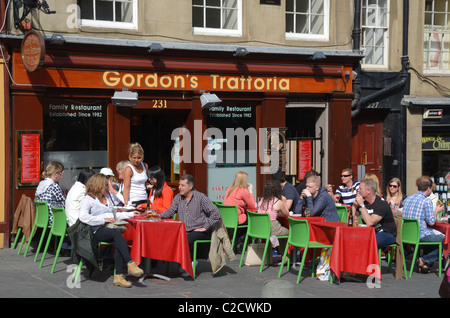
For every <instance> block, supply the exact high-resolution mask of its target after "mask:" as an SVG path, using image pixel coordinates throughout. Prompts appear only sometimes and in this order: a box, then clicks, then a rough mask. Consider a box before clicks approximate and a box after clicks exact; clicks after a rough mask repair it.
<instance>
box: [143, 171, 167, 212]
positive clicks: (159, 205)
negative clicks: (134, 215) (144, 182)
mask: <svg viewBox="0 0 450 318" xmlns="http://www.w3.org/2000/svg"><path fill="white" fill-rule="evenodd" d="M148 181H149V182H150V184H151V185H152V187H151V188H150V194H149V196H148V202H149V204H150V208H151V209H154V210H157V212H158V213H161V212H164V211H165V210H167V209H168V208H169V207H170V206H171V205H172V200H173V190H172V188H171V187H169V186H168V185H167V182H166V176H165V175H164V171H162V169H161V168H160V167H159V166H154V167H151V168H150V169H148Z"/></svg>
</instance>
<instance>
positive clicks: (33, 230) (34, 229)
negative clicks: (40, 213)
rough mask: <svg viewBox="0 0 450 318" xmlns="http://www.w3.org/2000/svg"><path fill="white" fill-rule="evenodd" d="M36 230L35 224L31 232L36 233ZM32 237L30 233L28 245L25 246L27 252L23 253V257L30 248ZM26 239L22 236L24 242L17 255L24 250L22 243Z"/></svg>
mask: <svg viewBox="0 0 450 318" xmlns="http://www.w3.org/2000/svg"><path fill="white" fill-rule="evenodd" d="M35 232H36V226H35V225H33V228H32V229H31V233H33V234H34V233H35ZM31 237H32V236H31V235H30V239H29V240H28V243H27V247H26V248H25V254H23V257H26V256H27V253H28V249H29V248H30V244H31ZM24 240H25V237H23V238H22V243H21V244H20V249H19V251H18V252H17V255H19V254H20V252H21V250H22V245H23V242H24Z"/></svg>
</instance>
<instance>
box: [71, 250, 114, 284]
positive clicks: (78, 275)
mask: <svg viewBox="0 0 450 318" xmlns="http://www.w3.org/2000/svg"><path fill="white" fill-rule="evenodd" d="M98 244H99V246H108V245H113V243H111V242H99V243H98ZM83 264H84V262H83V258H82V257H80V261H79V262H78V266H77V268H76V269H75V275H74V279H73V283H74V284H76V283H77V282H78V279H79V278H80V274H81V268H82V267H83ZM115 274H116V267H115V266H114V275H115Z"/></svg>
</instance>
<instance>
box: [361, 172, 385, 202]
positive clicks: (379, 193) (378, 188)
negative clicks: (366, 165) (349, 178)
mask: <svg viewBox="0 0 450 318" xmlns="http://www.w3.org/2000/svg"><path fill="white" fill-rule="evenodd" d="M364 179H372V180H373V181H375V184H376V185H377V192H376V195H378V196H379V197H381V198H382V197H383V195H382V194H381V187H380V180H378V177H377V175H376V174H374V173H371V172H368V173H366V174H365V175H364V178H363V180H364Z"/></svg>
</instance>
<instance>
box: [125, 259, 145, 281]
mask: <svg viewBox="0 0 450 318" xmlns="http://www.w3.org/2000/svg"><path fill="white" fill-rule="evenodd" d="M127 266H128V274H130V275H132V276H134V277H141V276H142V274H144V271H143V270H142V269H140V268H139V267H138V266H137V265H136V263H135V262H129V263H128V264H127Z"/></svg>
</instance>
